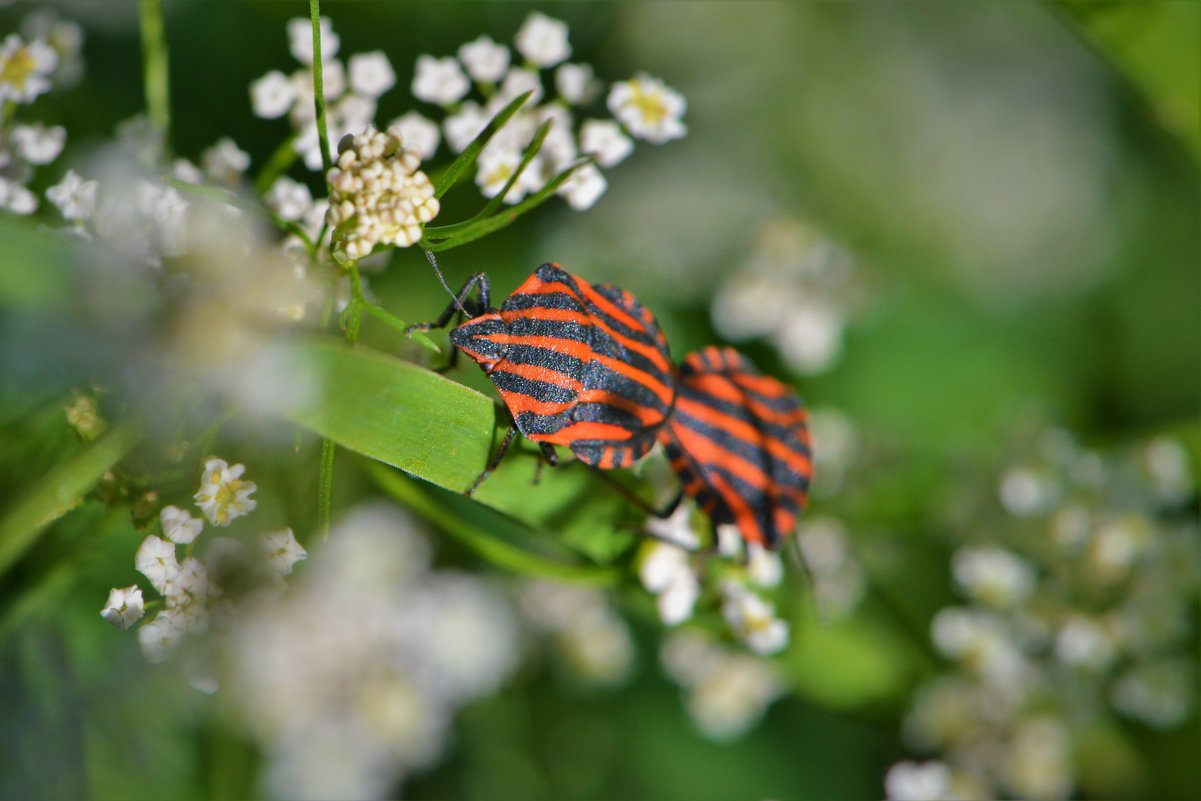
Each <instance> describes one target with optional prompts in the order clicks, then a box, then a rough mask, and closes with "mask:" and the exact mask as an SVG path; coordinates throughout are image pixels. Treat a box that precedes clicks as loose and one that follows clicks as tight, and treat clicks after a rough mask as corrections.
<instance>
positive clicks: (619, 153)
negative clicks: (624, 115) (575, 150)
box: [580, 120, 634, 168]
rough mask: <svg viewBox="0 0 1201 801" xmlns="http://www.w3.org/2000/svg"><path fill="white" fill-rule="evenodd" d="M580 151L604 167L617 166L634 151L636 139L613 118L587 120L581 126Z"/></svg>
mask: <svg viewBox="0 0 1201 801" xmlns="http://www.w3.org/2000/svg"><path fill="white" fill-rule="evenodd" d="M580 152H582V153H587V154H588V155H590V156H592V157H593V158H595V159H596V163H597V164H599V165H600V166H602V167H606V168H608V167H616V166H617V165H618V164H620V163H621V162H622V161H624V160H625V158H626V156H628V155H630V154H631V153H633V152H634V140H632V139H630V137H628V136H626V135H625V134H624V133H622V130H621V126H620V125H618V124H617V123H616V122H614V121H613V120H585V121H584V124H583V125H582V126H581V127H580Z"/></svg>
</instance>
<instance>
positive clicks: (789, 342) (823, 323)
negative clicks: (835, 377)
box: [772, 302, 846, 375]
mask: <svg viewBox="0 0 1201 801" xmlns="http://www.w3.org/2000/svg"><path fill="white" fill-rule="evenodd" d="M845 326H846V318H845V317H844V316H843V314H842V312H841V311H839V310H837V309H834V308H831V307H829V306H826V305H823V304H819V303H810V302H800V303H796V304H794V305H793V306H792V309H791V310H790V312H789V316H788V319H787V320H786V321H785V323H784V324H783V326H781V327H780V328H779V330H777V331H776V332H775V335H774V336H773V337H772V340H773V341H774V342H775V345H776V347H777V348H779V350H780V355H781V356H783V357H784V359H785V361H787V362H788V366H789V367H791V368H792V369H794V370H796V371H797V372H798V373H803V374H805V375H812V374H814V373H820V372H822V371H823V370H825V369H827V368H828V367H830V366H831V365H832V364H833V363H834V362H835V361H837V359H838V357H839V356H840V355H841V354H842V332H843V328H844V327H845Z"/></svg>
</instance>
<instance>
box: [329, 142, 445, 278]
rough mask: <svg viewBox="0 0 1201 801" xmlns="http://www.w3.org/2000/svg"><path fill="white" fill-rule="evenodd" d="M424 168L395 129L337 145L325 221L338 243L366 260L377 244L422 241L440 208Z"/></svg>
mask: <svg viewBox="0 0 1201 801" xmlns="http://www.w3.org/2000/svg"><path fill="white" fill-rule="evenodd" d="M420 165H421V158H420V156H418V154H417V152H416V151H415V150H411V149H408V148H405V147H404V146H403V143H402V140H401V133H400V130H399V129H396V128H392V129H389V130H388V131H386V132H381V131H377V130H375V128H372V127H370V126H368V128H367V130H366V131H364V132H363V133H362V134H361V135H359V136H353V137H352V136H347V137H345V138H344V139H343V140H342V141H341V142H340V143H339V144H338V162H337V166H336V167H335V168H334V169H332V170H330V173H329V183H330V187H331V188H332V189H333V194H332V195H331V197H330V208H329V212H328V214H327V215H326V219H327V220H328V221H329V223H330V225H332V226H334V227H335V228H338V229H339V232H338V240H337V244H338V246H339V247H341V248H342V250H343V252H345V254H346V255H347V256H348V257H349V258H352V259H360V258H363V257H364V256H367V255H368V254H370V253H371V250H372V248H374V247H375V246H376V245H380V244H382V245H396V246H397V247H409V246H410V245H412V244H414V243H415V242H417V241H418V240H420V239H421V226H422V225H424V224H425V223H427V222H429V221H430V220H432V219H433V218H434V217H435V216H436V215H437V214H438V211H439V208H440V205H439V203H438V200H437V198H435V197H434V187H433V184H431V183H430V180H429V177H428V176H427V175H426V174H425V173H424V172H422V171H421V170H419V169H417V168H418V167H419V166H420Z"/></svg>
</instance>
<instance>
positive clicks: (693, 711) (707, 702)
mask: <svg viewBox="0 0 1201 801" xmlns="http://www.w3.org/2000/svg"><path fill="white" fill-rule="evenodd" d="M660 659H661V661H662V663H663V667H664V669H665V670H666V671H667V673H668V674H669V675H670V676H672V678H674V679H675V680H676V681H678V682H679V683H680V684H682V685H683V686H684V687H685V688H686V689H687V691H688V694H687V697H686V700H685V705H686V706H687V708H688V712H689V715H690V716H691V717H692V719H693V721H694V722H695V723H696V725H697V727H698V728H699V729H700V730H701V732H702V733H704V734H705V736H707V737H710V738H712V739H715V740H732V739H734V738H736V737H738V736H740V735H741V734H743V733H745V732H746V731H747V730H748V729H750V727H751V726H752V725H754V724H755V723H756V722H757V721H758V720H759V719H760V718H761V717H762V716H763V713H764V711H766V709H767V707H768V705H770V704H771V702H772V701H774V700H775V699H776V698H777V697H779V695H780V694H781V692H782V691H783V688H782V687H781V686H780V684H779V681H778V679H777V678H776V675H775V672H774V671H773V670H772V668H771V665H769V664H768V663H766V662H764V661H763V660H762V659H759V658H757V657H753V656H749V655H747V654H743V653H736V652H733V651H729V650H727V649H725V648H722V647H720V646H718V645H716V644H714V643H713V642H712V641H710V640H709V639H708V638H707V637H705V636H703V635H701V634H698V633H696V632H690V631H681V632H677V633H674V634H672V635H671V636H670V637H668V638H667V639H666V640H664V642H663V646H662V649H661V650H660Z"/></svg>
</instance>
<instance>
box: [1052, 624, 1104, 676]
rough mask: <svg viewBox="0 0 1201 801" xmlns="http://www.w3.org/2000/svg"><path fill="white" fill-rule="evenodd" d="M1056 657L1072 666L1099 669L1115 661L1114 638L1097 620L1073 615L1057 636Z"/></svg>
mask: <svg viewBox="0 0 1201 801" xmlns="http://www.w3.org/2000/svg"><path fill="white" fill-rule="evenodd" d="M1055 658H1056V659H1058V660H1059V661H1060V662H1062V663H1063V664H1065V665H1069V666H1072V667H1085V668H1092V669H1095V670H1099V669H1101V668H1105V667H1108V666H1109V665H1110V664H1111V663H1112V662H1113V658H1114V645H1113V639H1112V637H1110V635H1109V633H1108V632H1107V631H1106V630H1105V629H1104V627H1102V626H1101V625H1100V624H1098V623H1097V622H1096V621H1094V620H1089V619H1088V618H1084V617H1079V616H1076V617H1072V618H1071V619H1070V620H1068V622H1067V623H1065V624H1064V626H1063V628H1061V629H1060V630H1059V634H1057V635H1056V637H1055Z"/></svg>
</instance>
